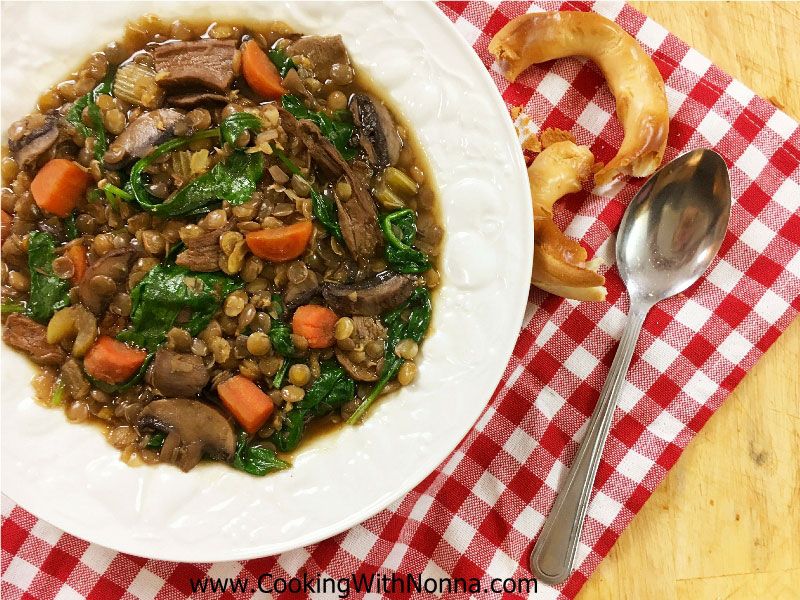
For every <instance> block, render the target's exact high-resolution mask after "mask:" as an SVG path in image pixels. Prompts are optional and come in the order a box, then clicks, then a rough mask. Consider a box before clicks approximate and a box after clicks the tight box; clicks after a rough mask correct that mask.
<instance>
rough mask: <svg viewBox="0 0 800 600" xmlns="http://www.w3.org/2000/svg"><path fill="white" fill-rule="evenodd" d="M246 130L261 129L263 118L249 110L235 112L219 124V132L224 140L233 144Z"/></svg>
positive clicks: (257, 130)
mask: <svg viewBox="0 0 800 600" xmlns="http://www.w3.org/2000/svg"><path fill="white" fill-rule="evenodd" d="M245 131H254V132H256V133H258V132H259V131H261V120H260V119H259V118H258V117H257V116H255V115H251V114H250V113H247V112H238V113H233V114H232V115H231V116H229V117H228V118H226V119H225V120H224V121H222V123H220V126H219V133H220V136H221V137H222V141H223V142H227V143H229V144H230V145H231V146H233V145H234V144H235V143H236V140H237V139H238V138H239V136H240V135H242V133H244V132H245Z"/></svg>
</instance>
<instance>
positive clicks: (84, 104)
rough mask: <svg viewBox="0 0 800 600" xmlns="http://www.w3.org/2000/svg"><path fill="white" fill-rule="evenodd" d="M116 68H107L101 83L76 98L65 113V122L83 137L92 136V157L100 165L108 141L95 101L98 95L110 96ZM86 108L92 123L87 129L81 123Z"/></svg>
mask: <svg viewBox="0 0 800 600" xmlns="http://www.w3.org/2000/svg"><path fill="white" fill-rule="evenodd" d="M116 71H117V70H116V67H109V68H108V70H107V72H106V76H105V77H104V78H103V81H102V82H101V83H100V84H99V85H98V86H97V87H95V88H94V89H93V90H92V91H91V92H89V93H88V94H85V95H83V96H81V97H80V98H78V99H77V100H76V101H75V102H74V103H73V104H72V107H71V108H70V109H69V111H68V112H67V117H66V118H67V121H68V122H69V123H70V124H71V125H72V126H73V127H75V129H77V130H78V133H80V134H81V135H82V136H83V137H85V138H88V137H92V136H94V139H95V142H94V157H95V158H96V159H97V160H99V161H100V162H101V163H102V161H103V154H105V153H106V150H108V140H107V138H106V129H105V126H104V125H103V117H102V115H101V114H100V107H99V106H97V104H96V100H97V97H98V96H100V94H112V93H113V87H114V75H115V74H116ZM85 108H88V109H89V110H88V114H89V120H90V121H91V122H92V126H91V127H87V126H86V125H84V123H83V110H84V109H85Z"/></svg>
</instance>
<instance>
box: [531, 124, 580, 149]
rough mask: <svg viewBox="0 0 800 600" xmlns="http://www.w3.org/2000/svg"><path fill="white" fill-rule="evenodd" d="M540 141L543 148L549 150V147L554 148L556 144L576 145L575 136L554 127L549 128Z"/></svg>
mask: <svg viewBox="0 0 800 600" xmlns="http://www.w3.org/2000/svg"><path fill="white" fill-rule="evenodd" d="M540 141H541V143H542V148H547V147H548V146H552V145H553V144H555V143H556V142H565V141H566V142H572V143H573V144H574V143H575V136H574V135H572V134H571V133H570V132H569V131H564V130H563V129H556V128H554V127H549V128H547V129H545V130H544V131H543V132H542V134H541V136H540Z"/></svg>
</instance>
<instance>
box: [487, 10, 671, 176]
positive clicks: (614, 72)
mask: <svg viewBox="0 0 800 600" xmlns="http://www.w3.org/2000/svg"><path fill="white" fill-rule="evenodd" d="M489 52H490V53H491V54H493V55H494V56H495V57H496V58H497V59H498V60H499V61H500V66H501V67H502V69H503V73H504V75H505V77H506V78H507V79H508V80H509V81H514V80H515V79H516V78H517V77H518V76H519V74H520V73H521V72H522V71H524V70H525V69H527V68H528V67H529V66H530V65H532V64H534V63H541V62H545V61H548V60H553V59H556V58H563V57H565V56H576V55H577V56H586V57H588V58H590V59H591V60H593V61H594V62H595V63H596V64H597V66H598V67H600V70H601V71H602V72H603V75H604V76H605V78H606V81H607V82H608V86H609V88H611V92H612V93H613V94H614V97H615V98H616V101H617V115H618V117H619V120H620V122H621V123H622V127H623V129H624V130H625V137H624V139H623V141H622V146H621V147H620V149H619V152H617V155H616V156H615V157H614V158H613V159H611V160H610V161H609V162H608V164H607V165H605V166H604V167H603V168H602V169H600V170H599V171H598V172H597V173H596V174H595V182H596V183H597V184H598V185H604V184H607V183H609V182H611V181H613V180H615V179H617V178H618V177H620V176H621V175H623V174H631V175H633V176H635V177H644V176H647V175H650V174H651V173H652V172H653V171H655V170H656V168H658V165H660V164H661V159H662V158H663V157H664V149H665V148H666V145H667V132H668V130H669V110H668V108H667V97H666V95H665V93H664V80H663V79H662V78H661V74H660V73H659V72H658V69H657V68H656V66H655V64H654V63H653V61H652V59H651V58H650V57H649V56H648V55H647V54H645V52H644V50H642V48H641V47H640V46H639V44H638V43H637V42H636V40H634V39H633V38H632V37H631V36H630V35H628V34H627V33H626V32H625V31H624V30H623V29H622V28H621V27H620V26H619V25H617V24H616V23H614V22H613V21H609V20H608V19H606V18H605V17H602V16H600V15H598V14H596V13H591V12H572V11H561V12H542V13H531V14H526V15H522V16H520V17H517V18H515V19H512V20H511V21H510V22H509V23H508V24H507V25H506V26H505V27H503V28H502V29H501V30H500V31H498V32H497V34H496V35H495V36H494V38H492V41H491V43H490V44H489Z"/></svg>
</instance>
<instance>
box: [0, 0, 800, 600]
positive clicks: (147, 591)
mask: <svg viewBox="0 0 800 600" xmlns="http://www.w3.org/2000/svg"><path fill="white" fill-rule="evenodd" d="M440 8H441V10H442V11H443V12H444V14H445V15H447V17H448V18H449V19H450V20H451V21H453V22H454V24H455V26H456V28H457V29H458V31H459V32H460V33H461V34H462V35H463V36H464V38H465V39H466V40H467V41H468V42H469V43H470V44H471V45H472V46H473V47H474V48H475V51H476V52H477V53H478V55H479V56H480V58H481V60H482V61H483V62H484V64H485V65H486V68H487V69H489V70H490V71H491V73H492V77H493V78H494V80H495V82H496V84H497V86H498V87H499V88H500V90H501V92H502V94H503V97H504V98H505V99H506V101H507V103H508V105H509V106H513V105H524V107H525V111H526V112H527V113H528V114H529V115H530V116H531V117H532V118H533V120H534V121H535V122H536V123H537V124H539V125H540V127H541V128H545V127H558V128H562V129H568V130H571V131H572V132H573V133H574V134H575V136H576V137H577V139H578V141H579V142H580V143H585V144H589V145H590V146H591V149H592V151H593V152H594V154H595V156H596V157H597V159H598V160H600V161H607V160H608V159H609V158H611V156H613V155H614V153H615V151H616V150H615V149H616V148H617V147H618V146H619V143H620V141H621V139H622V131H621V130H620V126H619V124H618V123H617V121H616V120H615V119H614V118H613V113H614V100H613V98H612V96H611V95H610V93H609V91H608V89H607V88H606V87H605V85H604V83H603V79H602V77H601V75H600V73H599V72H598V71H597V69H596V68H595V67H594V66H592V65H591V64H590V63H587V62H586V61H581V60H575V59H569V60H561V61H556V62H555V63H553V64H550V65H546V66H545V68H539V67H534V68H531V69H530V70H529V71H528V72H527V73H526V74H525V75H524V76H522V77H521V78H520V79H519V80H518V82H516V83H515V84H513V85H509V84H508V83H507V82H506V81H505V80H504V79H503V78H502V77H501V76H500V74H499V70H498V69H497V67H496V66H495V65H493V61H492V58H491V57H490V56H489V54H488V53H487V46H488V43H489V40H490V38H491V36H492V35H493V34H494V33H496V32H497V31H498V30H499V29H500V28H501V27H502V26H503V25H504V24H505V23H506V22H507V21H508V20H509V19H510V18H512V17H515V16H517V15H518V14H520V13H522V12H524V11H525V10H526V9H529V10H537V7H530V8H529V6H528V4H527V3H508V4H506V3H502V4H500V5H499V6H498V7H497V8H493V7H492V6H490V5H488V4H484V3H467V2H443V3H441V4H440ZM539 8H541V7H539ZM544 8H547V9H556V8H564V9H571V10H588V9H589V8H590V6H588V5H586V4H582V3H580V4H579V3H574V2H568V3H566V4H564V5H563V6H560V5H558V4H551V5H548V6H545V7H544ZM594 8H595V9H596V10H597V11H598V12H601V13H602V14H604V15H605V16H607V17H609V18H611V19H614V20H616V22H617V23H619V24H620V25H622V26H623V27H624V28H625V29H626V30H627V31H629V32H630V33H631V34H633V35H635V36H636V38H637V39H638V40H639V42H640V43H641V44H642V46H643V47H644V48H645V50H646V51H647V52H649V53H651V54H652V56H653V59H654V60H655V63H656V65H657V66H658V69H659V70H660V71H661V74H662V75H663V77H664V80H665V82H666V87H667V96H668V99H669V107H670V113H671V115H672V122H671V126H670V136H669V147H668V149H667V155H666V159H671V158H672V157H674V156H675V155H677V154H679V153H681V152H683V151H685V150H687V149H690V148H696V147H700V146H703V147H712V148H714V149H716V150H717V151H718V152H719V153H720V154H721V155H722V156H723V157H725V159H726V161H727V163H728V165H729V166H730V169H731V184H732V188H733V196H734V198H735V202H734V205H733V212H732V215H731V220H730V226H729V232H728V235H727V237H726V238H725V242H724V243H723V245H722V248H721V250H720V252H719V257H718V258H717V259H716V260H715V261H714V263H713V264H712V266H711V268H710V269H709V271H708V273H707V274H706V276H705V277H703V278H701V279H700V281H699V282H698V283H697V284H696V285H694V286H692V287H691V288H690V289H689V290H688V291H687V292H686V293H685V294H682V295H680V296H679V297H676V298H672V299H669V300H667V301H665V302H662V303H660V304H659V305H658V306H656V307H655V308H654V309H653V310H652V311H651V313H650V315H649V316H648V318H647V320H646V322H645V325H644V330H643V332H642V336H641V339H640V340H639V343H638V345H637V351H636V354H635V355H634V358H633V362H632V365H631V370H630V373H629V375H628V381H627V383H626V384H625V387H624V388H623V390H622V394H621V397H620V403H619V408H618V409H617V411H616V415H615V421H614V426H613V429H612V431H611V436H610V438H609V440H608V445H607V447H606V450H605V454H604V457H603V460H602V462H601V464H600V469H599V473H598V476H597V481H596V482H595V494H594V497H593V500H592V502H591V505H590V507H589V515H588V520H587V523H586V526H585V527H584V530H583V534H582V537H581V542H580V547H579V549H578V555H577V571H576V572H575V574H574V575H573V576H572V577H571V578H570V579H569V580H568V581H567V582H566V583H565V584H564V585H562V586H559V587H558V588H557V589H556V588H549V587H547V586H545V585H542V584H540V585H539V593H538V595H537V596H536V597H541V598H572V597H574V596H575V595H576V594H577V592H578V590H580V588H581V586H582V585H583V583H584V582H585V581H586V579H587V577H589V575H590V574H591V573H592V571H593V570H594V569H595V567H597V565H598V563H599V562H600V560H602V558H603V557H604V556H605V555H606V554H607V553H608V551H609V550H610V549H611V546H612V545H613V544H614V541H615V540H616V539H617V537H618V536H619V535H620V533H621V532H622V530H623V529H624V528H625V527H626V526H627V525H628V523H630V521H631V519H632V518H633V516H634V515H635V514H636V513H637V512H638V511H639V509H640V508H641V507H642V505H643V504H644V502H645V501H646V500H647V498H648V497H649V496H650V494H651V493H652V492H653V490H654V489H655V487H656V486H657V485H658V483H659V482H660V481H661V480H662V479H663V478H664V476H665V475H666V473H667V471H668V470H669V468H670V467H671V466H672V465H673V464H674V463H675V461H676V460H677V459H678V457H679V456H680V454H681V452H682V450H683V449H684V448H685V447H686V444H688V443H689V441H690V440H691V439H692V437H694V435H695V434H696V433H697V432H698V431H699V430H700V428H701V427H702V426H703V425H704V424H705V422H706V421H707V420H708V418H709V417H710V416H711V415H712V414H713V413H714V411H715V410H716V409H717V408H718V407H719V406H720V404H721V403H722V401H723V400H724V399H725V397H726V396H727V395H728V394H729V393H730V392H731V390H733V388H734V387H735V386H736V384H737V383H738V382H739V380H741V378H742V377H743V376H744V374H745V373H746V372H747V371H748V370H749V369H750V368H751V367H752V366H753V365H754V364H755V363H756V361H757V360H758V359H759V357H760V356H761V355H762V354H763V353H764V352H765V351H766V350H767V348H768V347H769V346H770V345H771V344H772V343H773V342H774V341H775V340H776V339H777V337H778V336H779V335H780V333H781V331H782V330H783V329H785V328H786V326H787V325H788V324H789V323H790V321H791V320H792V319H793V318H794V316H795V315H796V313H797V310H798V308H799V307H800V298H799V296H800V251H799V250H800V215H798V207H799V206H800V168H799V167H798V164H799V163H800V150H798V148H800V128H798V124H797V123H796V122H795V121H793V120H792V119H790V118H789V117H788V116H787V115H786V114H784V113H783V112H781V111H780V110H777V109H776V108H775V107H774V106H772V105H771V104H769V103H767V102H766V101H764V100H762V99H761V98H758V97H756V96H755V95H754V94H753V92H752V91H750V90H749V89H747V88H746V87H745V86H744V85H742V83H740V82H738V81H736V80H734V79H732V78H731V77H730V76H729V75H726V74H725V73H723V72H722V71H721V70H720V69H718V68H717V67H715V66H714V65H712V64H711V63H710V62H709V61H708V59H706V58H705V57H703V56H702V55H700V54H699V53H698V52H696V51H694V50H692V49H690V48H689V47H688V46H687V45H686V44H684V43H683V42H681V41H680V40H678V39H677V38H676V37H674V36H672V35H670V34H669V33H668V32H667V31H666V30H665V29H663V28H662V27H661V26H659V25H658V24H657V23H655V22H653V21H652V20H650V19H648V18H646V17H645V16H644V15H642V14H641V13H639V12H637V11H636V10H634V9H633V8H631V7H629V6H625V5H622V4H614V5H611V4H606V3H604V4H599V5H597V6H596V7H594ZM641 183H642V182H641V181H631V182H629V183H628V184H627V185H626V186H625V187H624V189H622V190H621V191H620V192H619V193H618V194H617V195H616V196H615V197H614V198H601V197H596V196H589V197H588V198H587V197H586V195H585V194H584V195H573V196H572V197H570V198H568V199H566V200H565V201H563V202H561V203H560V208H559V210H558V211H557V215H556V220H557V221H558V223H559V225H560V226H562V227H566V231H567V233H568V234H569V235H571V236H573V237H575V238H579V239H581V240H583V241H584V243H585V244H586V245H587V246H588V247H589V248H590V249H591V250H592V251H593V252H594V253H595V254H597V255H599V256H601V257H602V258H603V259H604V260H605V261H606V263H607V264H608V265H613V248H614V231H615V229H616V228H617V225H618V223H619V221H620V218H621V217H622V213H623V211H624V210H625V206H626V205H627V203H628V201H629V200H630V198H631V196H633V194H634V193H635V191H636V190H637V188H638V187H639V186H640V185H641ZM605 274H606V277H607V283H608V302H605V303H585V304H577V303H574V302H570V301H564V300H561V299H559V298H556V297H553V296H548V295H547V294H545V293H542V292H540V291H537V290H531V295H530V304H529V311H528V315H529V316H528V318H527V320H526V323H525V327H524V329H523V330H522V332H521V334H520V337H519V341H518V343H517V345H516V348H515V349H514V355H513V357H512V358H511V362H510V363H509V365H508V368H507V369H506V371H505V374H504V376H503V379H502V381H501V383H500V385H499V386H498V388H497V391H496V392H495V394H494V397H493V398H492V401H491V403H490V404H489V407H488V408H487V409H486V412H485V413H484V414H483V416H481V418H480V420H479V421H478V423H477V425H476V426H475V427H474V429H473V430H472V431H471V432H470V433H469V434H468V435H467V437H466V438H465V439H464V440H463V441H462V443H461V444H460V445H459V446H458V448H456V450H455V451H454V452H453V453H452V455H451V456H450V457H449V458H448V459H447V460H445V461H444V463H443V464H442V465H440V466H439V467H438V468H437V469H436V470H435V471H434V472H433V473H431V474H430V476H428V477H427V478H426V479H425V481H423V482H422V483H421V484H420V485H418V486H417V487H416V489H414V490H413V491H412V492H410V493H409V494H408V495H407V496H405V497H404V498H402V499H401V500H399V501H397V502H395V503H394V504H393V505H391V506H390V507H389V508H387V509H386V510H384V511H383V512H381V513H380V514H378V515H377V516H375V517H373V518H371V519H369V520H368V521H366V522H365V523H363V524H361V525H359V526H357V527H354V528H353V529H351V530H350V531H347V532H345V533H342V534H341V535H338V536H336V537H334V538H332V539H329V540H326V541H324V542H322V543H319V544H316V545H314V546H310V547H307V548H302V549H299V550H295V551H292V552H287V553H285V554H282V555H280V556H274V557H267V558H262V559H258V560H252V561H246V562H231V563H222V564H176V563H167V562H160V561H150V560H145V559H142V558H136V557H133V556H127V555H123V554H117V553H115V552H113V551H111V550H107V549H104V548H101V547H98V546H95V545H92V544H89V543H87V542H84V541H81V540H79V539H76V538H74V537H72V536H71V535H68V534H64V533H63V532H61V531H59V530H56V529H55V528H53V527H52V526H50V525H48V524H47V523H44V522H42V521H38V520H37V519H36V518H35V517H33V516H32V515H30V514H29V513H27V512H26V511H25V510H24V509H22V508H21V507H18V506H15V505H14V504H13V503H12V502H10V501H9V500H8V499H4V503H3V524H2V594H3V597H4V598H6V599H7V600H11V599H13V598H22V597H24V598H54V597H58V598H77V597H81V596H84V597H89V598H97V599H100V600H111V599H114V598H154V597H155V598H181V597H185V596H188V595H189V593H190V590H189V587H188V579H189V577H199V576H203V575H206V574H208V575H210V576H213V577H228V576H229V577H235V576H250V577H253V576H254V574H255V575H257V574H259V573H263V572H272V573H273V574H274V575H275V576H279V575H282V576H287V575H295V574H298V573H302V572H303V571H305V572H307V573H308V575H309V576H311V577H314V576H316V575H317V574H319V573H322V574H325V575H330V576H332V577H346V576H348V575H350V574H352V573H366V574H369V573H375V572H379V573H381V572H390V571H396V572H399V573H405V572H416V573H419V572H421V573H423V575H425V576H430V577H435V578H439V577H446V576H453V577H465V578H469V577H478V578H483V579H484V581H488V578H489V577H498V578H504V577H530V573H529V571H528V568H527V562H528V555H529V552H530V549H531V547H532V540H533V539H534V538H535V537H536V535H537V533H538V531H539V529H540V528H541V526H542V523H543V521H544V518H545V515H546V514H547V513H548V511H549V509H550V506H551V504H552V503H553V500H554V499H555V495H556V490H557V489H558V484H559V481H560V479H561V477H562V476H563V475H564V473H565V472H566V469H567V466H568V465H569V464H570V462H571V460H572V458H573V456H574V454H575V451H576V449H577V447H578V443H579V442H580V440H581V438H582V435H583V430H584V425H585V423H586V421H587V419H588V418H589V415H590V414H591V412H592V409H593V407H594V405H595V402H596V400H597V397H598V393H599V390H600V388H601V387H602V385H603V380H604V378H605V376H606V373H607V371H608V368H609V365H610V363H611V359H612V356H613V354H614V347H615V341H616V340H617V339H619V336H620V334H621V331H622V328H623V324H624V322H625V314H626V311H627V310H628V299H627V297H626V296H625V294H624V290H623V286H622V283H621V282H620V279H619V277H618V275H617V272H616V270H615V269H614V268H613V266H609V267H608V269H607V270H606V273H605ZM249 596H250V594H249V593H247V594H239V595H237V596H236V597H240V598H241V597H249ZM476 596H478V597H492V596H497V594H490V593H489V594H486V593H484V594H476ZM510 596H511V597H514V595H513V594H511V595H510ZM197 597H208V598H211V597H219V596H218V594H201V595H198V596H197ZM225 597H228V598H231V597H233V596H231V595H230V594H227V595H226V596H225Z"/></svg>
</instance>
